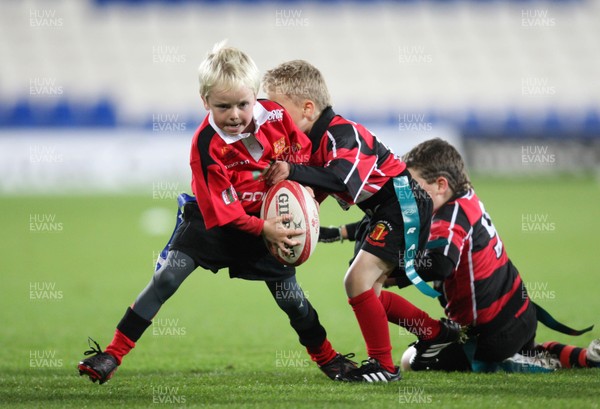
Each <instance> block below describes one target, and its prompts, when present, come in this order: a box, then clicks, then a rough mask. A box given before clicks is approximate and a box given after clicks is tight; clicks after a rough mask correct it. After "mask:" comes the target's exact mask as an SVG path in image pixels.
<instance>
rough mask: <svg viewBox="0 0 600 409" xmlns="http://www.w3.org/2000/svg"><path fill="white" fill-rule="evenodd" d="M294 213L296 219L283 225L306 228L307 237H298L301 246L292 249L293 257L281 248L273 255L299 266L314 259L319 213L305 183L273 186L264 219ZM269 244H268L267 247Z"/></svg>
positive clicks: (265, 207)
mask: <svg viewBox="0 0 600 409" xmlns="http://www.w3.org/2000/svg"><path fill="white" fill-rule="evenodd" d="M286 214H291V215H292V217H293V219H292V220H291V221H289V222H284V223H282V224H283V226H284V227H285V228H288V229H302V230H304V234H301V235H299V236H294V237H293V240H295V241H298V242H299V244H298V245H296V246H293V247H288V248H289V250H290V254H289V255H286V254H284V253H283V252H282V251H281V249H277V252H273V256H275V258H276V259H277V260H279V261H280V262H281V263H282V264H285V265H288V266H299V265H300V264H302V263H304V262H305V261H306V260H308V258H309V257H310V256H311V254H312V253H313V251H314V250H315V247H316V246H317V242H318V240H319V210H318V208H317V204H316V203H315V200H314V199H313V197H312V196H311V195H310V193H309V192H308V190H306V188H305V187H304V186H302V185H301V184H299V183H297V182H293V181H291V180H283V181H281V182H279V183H277V184H275V185H273V186H272V187H271V188H270V189H269V191H268V192H267V194H266V195H265V199H264V200H263V203H262V206H261V208H260V217H261V218H262V219H264V220H266V219H270V218H273V217H277V216H283V215H286ZM267 245H268V244H267Z"/></svg>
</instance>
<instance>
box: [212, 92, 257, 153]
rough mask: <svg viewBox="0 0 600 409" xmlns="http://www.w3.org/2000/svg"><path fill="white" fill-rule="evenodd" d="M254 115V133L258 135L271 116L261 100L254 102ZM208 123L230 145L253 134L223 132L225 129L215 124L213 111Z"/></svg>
mask: <svg viewBox="0 0 600 409" xmlns="http://www.w3.org/2000/svg"><path fill="white" fill-rule="evenodd" d="M252 116H253V117H254V135H256V134H257V133H258V130H259V129H260V126H261V125H262V124H264V123H265V122H267V119H268V118H269V111H267V110H266V109H265V107H264V106H263V105H262V104H261V103H260V102H258V101H256V104H254V109H253V110H252ZM208 123H209V124H210V126H212V127H213V129H214V130H215V131H216V132H217V134H218V135H219V136H220V137H221V139H223V140H224V141H225V143H226V144H228V145H230V144H232V143H234V142H237V141H240V140H242V139H245V138H247V137H249V136H250V135H253V134H252V133H251V132H246V133H241V134H239V135H229V134H228V133H225V132H223V130H222V129H221V128H219V127H218V126H217V125H216V124H215V121H214V119H213V115H212V111H210V112H209V113H208Z"/></svg>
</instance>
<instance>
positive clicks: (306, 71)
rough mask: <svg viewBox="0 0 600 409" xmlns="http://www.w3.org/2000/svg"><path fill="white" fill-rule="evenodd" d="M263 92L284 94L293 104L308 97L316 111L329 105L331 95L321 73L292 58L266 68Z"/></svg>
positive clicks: (300, 102) (307, 64) (298, 103)
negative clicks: (273, 66) (271, 67)
mask: <svg viewBox="0 0 600 409" xmlns="http://www.w3.org/2000/svg"><path fill="white" fill-rule="evenodd" d="M263 89H264V91H265V92H270V93H275V94H281V95H286V96H287V97H289V98H290V99H291V100H292V101H293V102H294V103H295V104H297V105H299V106H300V105H302V102H303V101H304V100H306V99H309V100H311V101H313V102H314V103H315V107H316V109H317V111H318V112H321V111H323V110H324V109H325V108H327V107H328V106H331V97H330V96H329V91H328V89H327V84H326V83H325V78H323V74H321V71H319V70H318V69H317V68H316V67H315V66H313V65H312V64H310V63H308V62H306V61H304V60H292V61H288V62H284V63H282V64H279V65H278V66H277V67H275V68H273V69H271V70H268V71H267V72H266V73H265V75H264V76H263Z"/></svg>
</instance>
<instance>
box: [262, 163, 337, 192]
mask: <svg viewBox="0 0 600 409" xmlns="http://www.w3.org/2000/svg"><path fill="white" fill-rule="evenodd" d="M264 178H265V180H266V181H267V183H268V184H270V185H274V184H275V183H278V182H281V181H282V180H285V179H289V180H293V181H295V182H298V183H300V184H301V185H308V186H314V187H317V188H320V189H323V190H325V191H327V192H343V191H345V190H346V189H347V186H346V184H345V183H344V181H342V180H340V178H339V177H338V176H337V175H336V174H335V172H333V171H332V170H331V169H327V168H324V167H320V166H309V165H297V164H292V163H288V162H282V161H277V162H274V163H273V164H271V166H270V167H269V169H268V170H267V172H266V173H265V175H264Z"/></svg>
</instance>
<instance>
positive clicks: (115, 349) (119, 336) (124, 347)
mask: <svg viewBox="0 0 600 409" xmlns="http://www.w3.org/2000/svg"><path fill="white" fill-rule="evenodd" d="M133 347H135V342H133V341H132V340H130V339H129V338H127V336H125V335H124V334H123V333H122V332H121V331H119V330H118V329H117V330H115V336H114V337H113V340H112V342H111V343H110V345H109V346H107V347H106V349H105V350H104V352H107V353H109V354H111V355H112V356H114V357H115V358H116V359H117V363H118V364H119V365H121V361H122V360H123V357H124V356H125V355H127V354H128V353H129V351H131V350H132V349H133Z"/></svg>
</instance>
